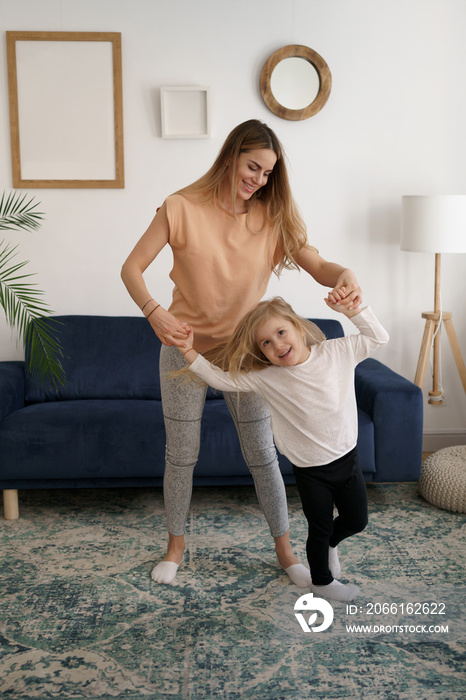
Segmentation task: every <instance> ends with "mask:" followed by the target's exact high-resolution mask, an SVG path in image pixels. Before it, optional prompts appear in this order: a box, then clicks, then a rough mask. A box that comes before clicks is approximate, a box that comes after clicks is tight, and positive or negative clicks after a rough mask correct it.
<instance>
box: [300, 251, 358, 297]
mask: <svg viewBox="0 0 466 700" xmlns="http://www.w3.org/2000/svg"><path fill="white" fill-rule="evenodd" d="M296 262H297V263H298V265H299V266H300V267H301V268H302V269H303V270H304V271H305V272H307V273H308V274H309V275H311V276H312V277H313V278H314V279H315V280H316V282H318V283H319V284H321V285H323V286H324V287H331V288H332V289H331V291H330V292H329V294H328V297H327V298H328V300H329V302H330V304H335V305H337V304H341V305H343V306H345V307H347V308H349V309H356V308H357V307H358V306H359V305H360V304H361V302H362V291H361V287H360V286H359V283H358V281H357V279H356V275H355V274H354V272H353V271H352V270H350V269H349V268H345V267H342V266H341V265H338V264H337V263H332V262H328V261H327V260H325V259H324V258H323V257H322V256H320V255H319V254H318V253H316V251H315V250H312V248H308V247H304V248H301V250H300V251H299V253H298V255H297V256H296Z"/></svg>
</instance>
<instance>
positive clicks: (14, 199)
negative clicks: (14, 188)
mask: <svg viewBox="0 0 466 700" xmlns="http://www.w3.org/2000/svg"><path fill="white" fill-rule="evenodd" d="M26 197H27V194H22V193H21V192H10V194H9V195H8V196H7V195H6V193H5V192H4V193H3V194H2V198H1V200H0V230H4V231H5V230H9V231H16V230H17V229H23V230H26V231H37V229H38V228H40V226H41V223H42V221H43V219H44V214H43V213H42V212H38V211H35V209H36V207H37V206H38V203H37V202H36V203H34V199H33V198H31V199H26Z"/></svg>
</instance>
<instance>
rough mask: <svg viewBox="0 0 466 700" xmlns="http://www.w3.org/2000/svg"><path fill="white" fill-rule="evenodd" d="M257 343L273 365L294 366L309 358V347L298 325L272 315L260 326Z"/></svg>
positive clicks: (257, 332)
mask: <svg viewBox="0 0 466 700" xmlns="http://www.w3.org/2000/svg"><path fill="white" fill-rule="evenodd" d="M256 343H257V345H258V347H259V349H260V351H261V352H262V353H263V355H265V357H266V358H267V359H268V360H269V362H271V363H272V364H273V365H279V366H281V367H294V366H295V365H300V364H301V363H302V362H304V361H305V360H307V358H308V357H309V354H310V350H309V348H308V347H307V346H306V344H305V342H304V335H302V334H301V333H300V332H299V331H298V329H297V328H296V326H294V325H293V324H292V323H291V322H290V321H287V320H285V319H284V318H280V316H272V317H271V318H269V319H268V320H267V321H264V323H261V325H260V326H259V327H258V329H257V331H256Z"/></svg>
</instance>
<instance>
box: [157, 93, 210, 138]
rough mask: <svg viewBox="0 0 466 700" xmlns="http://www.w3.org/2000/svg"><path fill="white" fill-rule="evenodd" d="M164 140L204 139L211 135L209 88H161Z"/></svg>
mask: <svg viewBox="0 0 466 700" xmlns="http://www.w3.org/2000/svg"><path fill="white" fill-rule="evenodd" d="M160 109H161V117H162V138H164V139H202V138H207V137H208V136H209V135H210V123H209V122H210V119H209V88H207V87H198V86H196V87H161V88H160Z"/></svg>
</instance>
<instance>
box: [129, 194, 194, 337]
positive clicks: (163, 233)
mask: <svg viewBox="0 0 466 700" xmlns="http://www.w3.org/2000/svg"><path fill="white" fill-rule="evenodd" d="M168 240H169V226H168V219H167V212H166V208H165V204H163V205H162V206H161V207H160V209H159V210H158V211H157V214H156V215H155V217H154V218H153V220H152V222H151V223H150V225H149V228H148V229H147V231H146V232H145V233H144V235H143V236H142V237H141V238H140V239H139V241H138V242H137V243H136V245H135V247H134V248H133V250H132V251H131V253H130V254H129V256H128V258H127V259H126V261H125V262H124V264H123V267H122V269H121V279H122V280H123V282H124V284H125V287H126V289H127V290H128V292H129V294H130V296H131V298H132V299H133V301H135V302H136V304H137V305H138V306H139V308H140V309H141V310H142V311H143V314H144V316H145V317H146V318H147V320H148V321H149V323H150V325H151V327H152V329H153V330H154V332H155V333H156V335H157V336H158V338H159V339H160V341H161V342H162V343H163V344H164V345H180V344H182V342H183V340H184V339H185V338H186V329H185V328H184V327H183V325H182V324H181V323H180V322H179V321H178V320H177V319H176V318H175V317H174V316H173V315H172V314H171V313H170V312H169V311H166V310H165V309H163V308H162V306H161V305H160V304H159V303H158V302H157V301H156V300H155V299H152V297H151V294H150V293H149V290H148V289H147V287H146V283H145V282H144V277H143V273H144V272H145V271H146V269H147V268H148V267H149V265H150V264H151V263H152V262H153V261H154V260H155V258H156V257H157V255H158V254H159V253H160V251H161V250H162V249H163V248H164V247H165V246H166V245H167V243H168Z"/></svg>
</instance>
